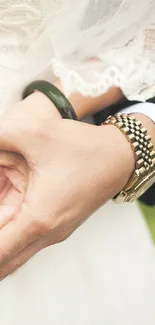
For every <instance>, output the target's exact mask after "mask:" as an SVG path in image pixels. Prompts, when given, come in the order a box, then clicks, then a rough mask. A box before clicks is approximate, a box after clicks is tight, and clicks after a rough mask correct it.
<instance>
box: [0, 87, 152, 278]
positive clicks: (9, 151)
mask: <svg viewBox="0 0 155 325" xmlns="http://www.w3.org/2000/svg"><path fill="white" fill-rule="evenodd" d="M111 91H112V92H111V93H110V91H109V93H108V95H107V94H106V95H105V96H106V97H105V98H106V100H107V102H109V104H110V98H111V99H112V101H114V100H116V98H120V96H122V94H121V92H120V90H118V91H117V90H116V89H115V90H114V89H112V90H111ZM114 93H115V96H113V94H114ZM77 96H78V95H77V94H75V96H72V98H70V100H71V102H72V103H73V104H74V103H76V104H75V105H74V107H75V109H76V112H77V114H78V116H79V117H81V116H82V117H83V116H84V115H87V114H88V113H89V107H90V112H92V111H93V112H94V111H97V110H99V109H100V105H101V103H100V100H99V99H96V102H95V100H94V99H91V98H87V99H85V100H82V98H81V96H79V97H78V98H79V99H78V100H77ZM100 99H101V98H100ZM92 101H93V102H92ZM102 101H103V102H104V96H103V98H102ZM77 102H78V105H77ZM79 103H81V104H80V105H79ZM79 107H80V108H79ZM95 107H96V108H95ZM137 118H138V119H140V120H141V121H142V122H143V124H144V126H145V127H147V129H148V132H149V134H150V135H151V136H152V140H153V142H154V145H155V127H154V124H153V122H152V121H151V120H150V119H149V118H147V117H146V116H144V115H137ZM0 133H1V136H0V166H1V167H0V180H1V185H0V279H1V280H2V279H3V278H4V277H6V276H7V275H9V274H10V273H12V272H13V271H15V270H16V269H17V268H19V267H20V266H21V265H23V264H24V263H25V262H27V261H28V260H29V259H30V258H31V257H32V256H33V255H35V254H36V253H37V252H39V251H40V250H41V249H43V248H45V247H47V246H49V245H53V244H56V243H59V242H61V241H63V240H65V239H66V238H67V237H68V236H70V235H71V234H72V233H73V232H74V231H75V230H76V229H77V228H78V227H79V226H80V225H81V224H82V223H83V222H84V221H85V220H86V219H87V218H88V217H89V216H90V215H91V214H92V213H93V212H94V211H96V210H97V209H98V208H99V207H100V206H101V205H102V204H104V203H106V202H107V201H108V200H109V199H111V198H112V197H113V196H114V195H115V194H116V193H118V192H119V191H120V190H121V189H122V188H123V187H124V186H125V185H126V183H127V182H128V180H129V179H130V177H131V175H132V173H133V171H134V168H135V160H134V155H133V152H132V150H131V147H130V144H129V143H128V141H127V140H126V138H125V137H124V136H123V134H122V133H121V132H120V131H119V130H118V129H117V128H116V127H114V126H100V127H97V126H93V125H88V124H84V123H81V122H75V121H70V120H63V119H62V118H61V116H60V115H59V113H58V111H57V110H56V108H55V107H54V105H53V104H52V103H51V102H50V101H49V100H48V99H47V98H46V97H45V96H44V95H43V94H41V93H39V92H38V93H35V94H33V95H31V96H29V98H27V99H26V100H24V101H22V102H20V103H18V104H17V105H16V106H15V107H14V108H12V109H10V110H9V111H7V112H6V113H5V114H4V115H3V116H2V117H1V118H0ZM88 189H89V191H88ZM83 198H84V200H83Z"/></svg>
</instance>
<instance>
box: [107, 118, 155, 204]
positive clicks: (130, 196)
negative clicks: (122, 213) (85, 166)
mask: <svg viewBox="0 0 155 325" xmlns="http://www.w3.org/2000/svg"><path fill="white" fill-rule="evenodd" d="M106 124H111V125H115V126H116V127H117V128H118V129H120V131H121V132H122V133H123V134H124V135H125V136H126V138H127V140H128V141H129V142H130V144H131V147H132V150H133V151H134V154H135V164H136V168H135V172H134V174H133V175H132V177H131V179H130V180H129V182H128V183H127V185H126V186H125V187H124V188H123V190H122V191H121V192H120V193H118V194H117V195H116V196H115V197H114V200H115V201H116V202H118V203H123V202H133V201H135V200H137V199H138V198H139V197H140V196H141V195H142V194H144V193H145V192H146V191H147V190H148V189H149V188H150V187H151V186H152V185H153V184H154V183H155V151H154V149H153V144H152V142H151V137H150V136H149V135H148V133H147V129H146V128H144V127H143V125H142V123H141V122H140V121H138V120H136V118H135V117H133V116H130V115H127V114H116V115H114V116H110V117H109V118H108V119H107V120H106V121H105V122H104V123H103V125H106Z"/></svg>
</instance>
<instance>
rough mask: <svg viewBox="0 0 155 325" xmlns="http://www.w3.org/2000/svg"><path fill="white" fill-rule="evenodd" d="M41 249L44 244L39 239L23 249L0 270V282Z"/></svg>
mask: <svg viewBox="0 0 155 325" xmlns="http://www.w3.org/2000/svg"><path fill="white" fill-rule="evenodd" d="M43 248H44V243H43V242H42V241H41V240H40V239H39V240H36V241H35V242H33V243H32V244H29V245H28V246H27V247H26V248H25V249H23V251H21V252H20V253H19V254H17V255H16V256H14V257H13V258H12V259H11V260H10V261H9V262H7V263H6V264H4V265H3V266H2V267H1V268H0V281H2V280H3V279H4V278H5V277H6V276H8V275H9V274H11V273H13V272H14V271H16V270H17V269H18V268H20V267H21V266H22V265H24V264H25V263H26V262H27V261H28V260H29V259H30V258H31V257H33V256H34V255H35V254H37V253H38V252H39V251H40V250H41V249H43Z"/></svg>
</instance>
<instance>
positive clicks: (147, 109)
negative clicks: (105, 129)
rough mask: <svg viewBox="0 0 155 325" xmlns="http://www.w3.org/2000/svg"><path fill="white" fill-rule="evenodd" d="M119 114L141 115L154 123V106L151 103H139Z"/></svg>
mask: <svg viewBox="0 0 155 325" xmlns="http://www.w3.org/2000/svg"><path fill="white" fill-rule="evenodd" d="M120 113H126V114H134V113H141V114H144V115H146V116H148V117H149V118H150V119H151V120H152V121H153V122H154V123H155V104H153V103H140V104H135V105H132V106H129V107H126V108H124V109H122V110H121V111H120Z"/></svg>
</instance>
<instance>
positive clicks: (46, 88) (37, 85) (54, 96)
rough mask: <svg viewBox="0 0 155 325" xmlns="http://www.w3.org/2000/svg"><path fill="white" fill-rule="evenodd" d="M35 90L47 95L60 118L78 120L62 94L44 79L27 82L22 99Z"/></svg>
mask: <svg viewBox="0 0 155 325" xmlns="http://www.w3.org/2000/svg"><path fill="white" fill-rule="evenodd" d="M35 91H40V92H41V93H43V94H44V95H45V96H47V97H48V98H49V99H50V100H51V102H52V103H53V104H54V105H55V107H56V108H57V110H58V111H59V113H60V114H61V116H62V118H64V119H72V120H78V117H77V115H76V113H75V111H74V109H73V107H72V105H71V103H70V102H69V100H68V99H67V98H66V97H65V96H64V94H63V93H62V92H61V91H60V90H59V89H58V88H56V87H55V86H54V85H53V84H51V83H50V82H48V81H44V80H36V81H34V82H32V83H31V84H29V85H28V86H27V87H26V88H25V89H24V92H23V96H22V97H23V99H25V98H26V97H28V96H30V95H31V94H33V93H34V92H35Z"/></svg>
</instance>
